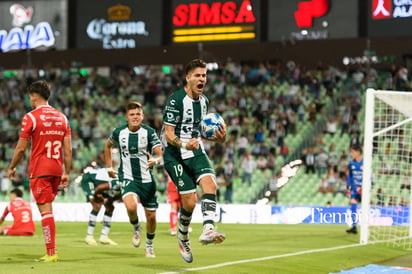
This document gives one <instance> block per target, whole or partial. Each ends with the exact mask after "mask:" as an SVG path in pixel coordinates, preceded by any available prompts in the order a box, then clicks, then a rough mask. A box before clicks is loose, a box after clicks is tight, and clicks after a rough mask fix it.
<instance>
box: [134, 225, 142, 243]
mask: <svg viewBox="0 0 412 274" xmlns="http://www.w3.org/2000/svg"><path fill="white" fill-rule="evenodd" d="M140 238H141V235H140V228H139V229H136V230H135V231H134V233H133V236H132V244H133V246H134V247H139V246H140Z"/></svg>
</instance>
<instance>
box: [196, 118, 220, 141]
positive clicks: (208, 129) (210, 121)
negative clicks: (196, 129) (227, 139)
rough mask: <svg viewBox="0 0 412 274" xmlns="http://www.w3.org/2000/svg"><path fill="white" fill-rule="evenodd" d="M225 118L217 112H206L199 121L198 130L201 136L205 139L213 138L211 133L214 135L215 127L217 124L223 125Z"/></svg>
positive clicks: (216, 127) (217, 126)
mask: <svg viewBox="0 0 412 274" xmlns="http://www.w3.org/2000/svg"><path fill="white" fill-rule="evenodd" d="M224 125H225V120H223V118H222V116H220V115H219V114H218V113H208V114H206V115H205V116H203V118H202V121H201V122H200V132H201V133H202V136H203V137H205V138H206V139H209V140H213V139H214V138H213V135H215V129H218V128H219V126H224Z"/></svg>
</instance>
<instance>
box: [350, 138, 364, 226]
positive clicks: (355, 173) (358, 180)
mask: <svg viewBox="0 0 412 274" xmlns="http://www.w3.org/2000/svg"><path fill="white" fill-rule="evenodd" d="M350 153H351V156H352V160H350V161H349V164H348V177H347V180H346V182H347V186H348V189H349V191H350V210H351V217H352V228H350V229H348V230H346V232H347V233H353V234H356V233H358V230H357V228H356V226H357V217H356V216H357V214H356V211H357V207H358V203H360V202H361V200H362V176H363V157H362V148H361V147H360V145H358V144H355V145H352V146H351V148H350Z"/></svg>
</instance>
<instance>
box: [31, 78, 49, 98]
mask: <svg viewBox="0 0 412 274" xmlns="http://www.w3.org/2000/svg"><path fill="white" fill-rule="evenodd" d="M50 89H51V87H50V84H49V83H47V82H45V81H41V80H40V81H36V82H33V83H31V84H30V85H29V87H28V88H27V91H28V92H29V94H33V93H37V94H39V95H40V96H41V97H43V98H44V99H45V100H49V97H50Z"/></svg>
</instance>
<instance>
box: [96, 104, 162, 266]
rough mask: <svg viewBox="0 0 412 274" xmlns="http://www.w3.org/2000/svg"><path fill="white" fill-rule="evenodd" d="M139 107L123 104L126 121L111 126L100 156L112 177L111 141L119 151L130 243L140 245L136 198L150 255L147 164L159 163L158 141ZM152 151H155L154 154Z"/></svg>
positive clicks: (151, 191) (152, 190) (152, 207)
mask: <svg viewBox="0 0 412 274" xmlns="http://www.w3.org/2000/svg"><path fill="white" fill-rule="evenodd" d="M143 118H144V114H143V107H142V105H141V104H140V103H137V102H131V103H128V104H127V106H126V121H127V125H124V126H121V127H118V128H115V129H114V130H113V132H112V134H111V135H110V137H109V138H108V140H107V141H106V144H105V147H104V156H105V162H106V167H107V171H108V174H109V176H110V177H112V178H115V177H116V172H115V171H114V170H113V167H112V150H111V148H112V147H113V145H117V147H118V148H119V154H120V165H119V168H118V172H117V175H118V178H119V182H120V184H121V185H122V199H123V202H124V204H125V206H126V210H127V215H128V216H129V220H130V223H131V224H132V225H133V229H134V232H133V236H132V243H133V245H134V246H135V247H139V246H140V238H141V235H140V231H141V226H140V223H139V218H138V215H137V206H138V200H140V202H141V203H142V205H143V207H144V211H145V215H146V257H148V258H154V257H155V253H154V250H153V239H154V237H155V231H156V209H157V208H158V206H159V204H158V203H157V196H156V182H155V179H154V177H153V175H152V172H151V168H152V167H153V166H154V165H156V164H159V163H160V161H161V157H162V145H161V143H160V140H159V137H158V136H157V134H156V131H155V130H154V129H153V128H151V127H149V126H147V125H144V124H142V122H143ZM152 154H154V155H156V156H155V157H154V156H152Z"/></svg>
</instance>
